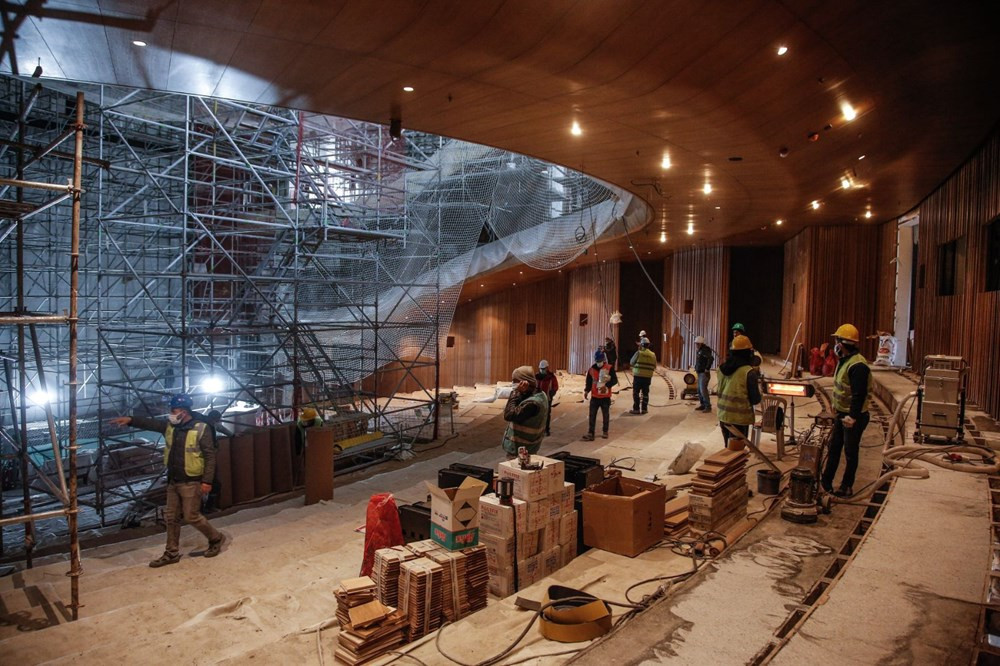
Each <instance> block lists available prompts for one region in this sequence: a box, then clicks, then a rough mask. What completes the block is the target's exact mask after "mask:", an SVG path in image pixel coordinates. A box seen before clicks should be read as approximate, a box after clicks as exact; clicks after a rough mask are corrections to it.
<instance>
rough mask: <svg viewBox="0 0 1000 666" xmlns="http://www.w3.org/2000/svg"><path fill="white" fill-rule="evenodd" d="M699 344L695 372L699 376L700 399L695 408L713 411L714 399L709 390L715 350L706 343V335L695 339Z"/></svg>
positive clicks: (697, 410)
mask: <svg viewBox="0 0 1000 666" xmlns="http://www.w3.org/2000/svg"><path fill="white" fill-rule="evenodd" d="M694 343H695V344H696V345H697V346H698V355H697V356H696V357H695V361H694V372H695V375H696V376H697V377H698V401H699V405H698V406H697V407H695V408H694V411H696V412H710V411H712V399H711V395H710V394H709V392H708V380H709V378H710V375H711V372H712V363H714V362H715V352H713V351H712V348H711V347H709V346H708V345H706V344H705V337H704V336H702V335H699V336H698V337H696V338H695V339H694Z"/></svg>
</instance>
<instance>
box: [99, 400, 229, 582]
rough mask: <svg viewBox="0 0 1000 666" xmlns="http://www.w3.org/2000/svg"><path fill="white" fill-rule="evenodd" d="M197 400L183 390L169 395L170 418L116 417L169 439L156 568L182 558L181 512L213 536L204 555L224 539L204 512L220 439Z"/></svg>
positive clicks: (120, 422) (218, 547)
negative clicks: (196, 410)
mask: <svg viewBox="0 0 1000 666" xmlns="http://www.w3.org/2000/svg"><path fill="white" fill-rule="evenodd" d="M192 405H193V401H192V400H191V396H189V395H188V394H186V393H178V394H177V395H175V396H173V397H172V398H171V399H170V414H169V415H168V416H167V418H166V419H150V418H146V417H143V416H118V417H115V418H113V419H111V423H113V424H115V425H119V426H127V425H131V426H132V427H134V428H139V429H140V430H153V431H156V432H160V433H163V439H164V441H165V442H166V446H165V447H164V449H163V464H164V465H166V467H167V507H166V509H165V510H164V512H163V519H164V521H166V523H167V548H166V550H165V551H164V552H163V555H161V556H160V557H158V558H157V559H155V560H153V561H152V562H150V563H149V566H151V567H154V568H155V567H162V566H165V565H167V564H174V563H176V562H178V561H180V559H181V553H180V538H181V516H183V517H184V520H186V521H187V523H188V525H191V526H192V527H194V528H195V529H197V530H198V531H199V532H201V533H202V534H204V535H205V537H206V538H207V539H208V548H207V549H205V553H204V555H205V557H215V556H216V555H218V554H219V553H220V552H221V550H222V543H223V541H224V540H225V537H224V536H223V534H222V533H221V532H219V531H218V530H217V529H215V528H214V527H212V525H211V523H209V522H208V519H207V518H205V516H203V515H202V514H201V498H202V495H207V494H208V493H209V492H210V491H211V490H212V479H214V478H215V443H214V442H213V437H212V429H211V427H210V426H209V425H208V424H207V423H205V422H204V421H202V420H196V419H195V418H194V415H193V413H192V410H191V406H192Z"/></svg>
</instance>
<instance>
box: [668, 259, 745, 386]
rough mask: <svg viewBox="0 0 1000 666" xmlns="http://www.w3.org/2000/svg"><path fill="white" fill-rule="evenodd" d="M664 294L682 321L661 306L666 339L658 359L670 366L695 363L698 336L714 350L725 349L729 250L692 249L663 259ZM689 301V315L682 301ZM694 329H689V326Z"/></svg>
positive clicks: (680, 366) (685, 365)
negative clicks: (696, 338)
mask: <svg viewBox="0 0 1000 666" xmlns="http://www.w3.org/2000/svg"><path fill="white" fill-rule="evenodd" d="M663 270H664V279H663V282H664V292H663V293H664V296H666V298H667V300H668V301H669V302H670V304H671V305H672V306H673V308H674V310H676V311H677V312H678V313H679V314H680V317H681V321H683V324H681V321H678V318H677V317H675V316H674V315H673V313H671V312H670V310H669V309H668V308H667V307H666V306H664V307H663V310H664V315H663V321H664V326H663V331H664V333H666V335H667V342H666V343H665V344H664V345H663V347H662V354H661V356H660V362H661V363H663V364H664V365H666V366H668V367H671V368H678V369H686V368H688V367H690V366H693V365H694V359H695V353H696V349H695V344H694V338H695V336H697V335H703V336H705V342H706V344H708V346H710V347H711V348H712V349H714V350H715V351H716V356H719V354H720V349H725V345H726V329H727V328H728V326H729V323H728V317H729V315H728V309H729V305H728V303H729V249H728V248H724V247H707V248H695V249H692V250H684V251H681V252H676V253H674V254H672V255H670V256H669V257H668V260H667V261H665V262H664V268H663ZM686 300H691V301H692V302H693V303H692V305H693V308H692V311H691V314H684V302H685V301H686ZM689 328H690V329H691V330H692V331H693V332H689V331H688V329H689Z"/></svg>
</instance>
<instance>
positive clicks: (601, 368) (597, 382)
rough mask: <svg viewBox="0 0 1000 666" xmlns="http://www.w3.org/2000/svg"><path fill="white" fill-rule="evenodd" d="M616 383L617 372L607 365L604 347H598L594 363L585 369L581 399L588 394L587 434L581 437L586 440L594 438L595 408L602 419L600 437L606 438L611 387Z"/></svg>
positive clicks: (609, 415) (589, 440) (609, 413)
mask: <svg viewBox="0 0 1000 666" xmlns="http://www.w3.org/2000/svg"><path fill="white" fill-rule="evenodd" d="M616 384H618V374H617V373H616V372H615V369H614V368H612V367H611V366H610V365H608V362H607V357H606V356H605V355H604V348H603V347H598V348H597V351H595V352H594V364H593V365H592V366H590V369H589V370H587V383H586V385H585V386H584V388H583V399H584V400H586V399H587V397H588V395H589V396H590V417H589V420H588V422H587V423H588V427H587V434H586V435H584V436H583V439H585V440H587V441H588V442H592V441H593V440H594V426H596V425H597V410H598V409H600V410H601V416H602V419H603V426H604V428H603V430H602V432H601V437H602V438H604V439H607V438H608V425H609V423H610V420H611V387H613V386H615V385H616Z"/></svg>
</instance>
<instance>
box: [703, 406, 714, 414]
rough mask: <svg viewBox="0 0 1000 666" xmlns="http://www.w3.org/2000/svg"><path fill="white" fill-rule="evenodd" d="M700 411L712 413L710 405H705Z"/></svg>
mask: <svg viewBox="0 0 1000 666" xmlns="http://www.w3.org/2000/svg"><path fill="white" fill-rule="evenodd" d="M701 411H703V412H705V413H706V414H711V413H712V408H711V407H706V408H704V409H703V410H701Z"/></svg>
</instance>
